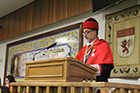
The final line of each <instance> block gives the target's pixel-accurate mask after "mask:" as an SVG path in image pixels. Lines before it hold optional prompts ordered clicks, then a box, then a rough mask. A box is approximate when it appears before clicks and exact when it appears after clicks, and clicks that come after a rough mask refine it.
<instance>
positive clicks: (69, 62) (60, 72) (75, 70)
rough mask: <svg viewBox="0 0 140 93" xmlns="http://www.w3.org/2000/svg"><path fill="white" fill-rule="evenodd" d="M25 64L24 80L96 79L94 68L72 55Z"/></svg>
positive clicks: (65, 80)
mask: <svg viewBox="0 0 140 93" xmlns="http://www.w3.org/2000/svg"><path fill="white" fill-rule="evenodd" d="M25 64H26V72H25V82H57V81H58V82H69V81H73V82H82V81H83V79H96V71H97V69H96V68H94V67H92V66H90V65H88V64H86V63H84V62H81V61H80V60H78V59H75V58H72V57H65V58H57V59H47V60H38V61H30V62H25Z"/></svg>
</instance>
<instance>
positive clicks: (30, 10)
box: [26, 3, 34, 31]
mask: <svg viewBox="0 0 140 93" xmlns="http://www.w3.org/2000/svg"><path fill="white" fill-rule="evenodd" d="M33 9H34V3H31V4H29V5H28V6H27V22H26V31H31V30H32V29H33V28H32V27H33Z"/></svg>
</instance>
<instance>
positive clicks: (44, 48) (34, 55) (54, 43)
mask: <svg viewBox="0 0 140 93" xmlns="http://www.w3.org/2000/svg"><path fill="white" fill-rule="evenodd" d="M55 45H57V43H54V44H52V45H50V46H48V47H46V48H44V49H42V50H41V51H39V52H37V53H35V54H34V56H33V61H34V60H35V56H36V55H37V54H38V53H40V52H42V51H43V50H45V49H49V48H51V47H53V46H55Z"/></svg>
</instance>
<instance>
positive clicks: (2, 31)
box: [0, 18, 4, 40]
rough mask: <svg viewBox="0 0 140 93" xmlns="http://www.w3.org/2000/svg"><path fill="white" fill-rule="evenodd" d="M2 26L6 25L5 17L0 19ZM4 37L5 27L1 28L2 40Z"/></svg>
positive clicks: (0, 36) (0, 38)
mask: <svg viewBox="0 0 140 93" xmlns="http://www.w3.org/2000/svg"><path fill="white" fill-rule="evenodd" d="M0 26H4V18H2V19H0ZM3 39H4V27H2V28H0V40H3Z"/></svg>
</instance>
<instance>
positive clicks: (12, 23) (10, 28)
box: [8, 13, 15, 37]
mask: <svg viewBox="0 0 140 93" xmlns="http://www.w3.org/2000/svg"><path fill="white" fill-rule="evenodd" d="M14 15H15V13H11V14H10V15H9V16H10V19H9V33H8V37H12V36H13V35H14V34H13V33H14Z"/></svg>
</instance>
